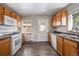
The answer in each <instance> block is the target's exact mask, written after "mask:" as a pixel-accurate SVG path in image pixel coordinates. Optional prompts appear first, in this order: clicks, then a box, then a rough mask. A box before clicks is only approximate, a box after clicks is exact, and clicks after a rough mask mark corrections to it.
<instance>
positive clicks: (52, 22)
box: [51, 16, 57, 27]
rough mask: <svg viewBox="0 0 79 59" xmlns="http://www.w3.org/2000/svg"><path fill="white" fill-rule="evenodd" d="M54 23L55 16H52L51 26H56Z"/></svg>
mask: <svg viewBox="0 0 79 59" xmlns="http://www.w3.org/2000/svg"><path fill="white" fill-rule="evenodd" d="M56 21H57V20H56V16H53V17H52V20H51V26H54V27H55V26H57V24H56Z"/></svg>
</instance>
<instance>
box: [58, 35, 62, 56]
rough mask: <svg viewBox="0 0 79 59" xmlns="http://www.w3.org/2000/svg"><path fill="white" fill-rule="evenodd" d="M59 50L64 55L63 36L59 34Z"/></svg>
mask: <svg viewBox="0 0 79 59" xmlns="http://www.w3.org/2000/svg"><path fill="white" fill-rule="evenodd" d="M57 51H58V53H59V54H60V55H63V38H62V37H60V36H57Z"/></svg>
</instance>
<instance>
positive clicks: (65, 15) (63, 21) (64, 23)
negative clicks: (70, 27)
mask: <svg viewBox="0 0 79 59" xmlns="http://www.w3.org/2000/svg"><path fill="white" fill-rule="evenodd" d="M61 12H62V25H67V18H68V15H67V11H65V10H62V11H61Z"/></svg>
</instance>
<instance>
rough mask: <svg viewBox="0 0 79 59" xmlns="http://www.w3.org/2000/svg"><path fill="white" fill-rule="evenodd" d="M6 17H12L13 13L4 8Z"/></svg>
mask: <svg viewBox="0 0 79 59" xmlns="http://www.w3.org/2000/svg"><path fill="white" fill-rule="evenodd" d="M4 15H7V16H9V17H11V11H10V10H9V9H7V8H4Z"/></svg>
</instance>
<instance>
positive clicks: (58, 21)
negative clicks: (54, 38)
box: [56, 12, 62, 26]
mask: <svg viewBox="0 0 79 59" xmlns="http://www.w3.org/2000/svg"><path fill="white" fill-rule="evenodd" d="M61 20H62V18H61V12H59V13H58V14H57V15H56V24H57V26H61Z"/></svg>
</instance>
